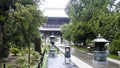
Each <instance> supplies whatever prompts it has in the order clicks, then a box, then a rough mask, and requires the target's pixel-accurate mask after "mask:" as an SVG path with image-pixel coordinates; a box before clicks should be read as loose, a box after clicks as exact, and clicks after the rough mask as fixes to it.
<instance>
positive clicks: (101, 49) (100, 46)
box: [92, 34, 109, 63]
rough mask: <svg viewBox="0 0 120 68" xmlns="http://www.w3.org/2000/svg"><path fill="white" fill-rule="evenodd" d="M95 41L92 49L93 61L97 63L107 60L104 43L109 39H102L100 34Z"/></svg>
mask: <svg viewBox="0 0 120 68" xmlns="http://www.w3.org/2000/svg"><path fill="white" fill-rule="evenodd" d="M92 42H93V43H95V51H93V56H94V61H95V62H97V63H106V62H107V58H106V57H107V53H106V49H105V44H106V43H108V42H109V41H108V40H106V39H104V38H103V37H102V36H101V35H100V34H98V36H97V38H95V39H94V40H93V41H92Z"/></svg>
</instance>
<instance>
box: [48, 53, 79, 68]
mask: <svg viewBox="0 0 120 68" xmlns="http://www.w3.org/2000/svg"><path fill="white" fill-rule="evenodd" d="M64 61H65V59H64V56H63V55H62V54H58V55H57V57H49V56H48V63H47V68H78V67H77V66H75V65H74V64H73V63H72V62H69V63H65V62H64Z"/></svg>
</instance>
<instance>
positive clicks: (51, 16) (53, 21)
mask: <svg viewBox="0 0 120 68" xmlns="http://www.w3.org/2000/svg"><path fill="white" fill-rule="evenodd" d="M44 15H45V16H47V17H48V19H47V21H46V22H45V23H44V25H43V26H42V27H41V28H40V31H41V33H43V35H44V36H45V37H48V36H50V35H52V34H54V35H55V36H61V35H62V33H61V26H62V25H64V24H68V23H69V21H70V20H69V18H68V16H67V15H66V13H65V11H64V9H62V8H46V9H45V13H44Z"/></svg>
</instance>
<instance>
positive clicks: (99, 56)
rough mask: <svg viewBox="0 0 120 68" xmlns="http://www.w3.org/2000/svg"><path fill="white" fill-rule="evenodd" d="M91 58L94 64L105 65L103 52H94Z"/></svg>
mask: <svg viewBox="0 0 120 68" xmlns="http://www.w3.org/2000/svg"><path fill="white" fill-rule="evenodd" d="M93 57H94V59H93V61H94V62H95V63H102V64H104V63H107V53H106V52H105V51H94V52H93Z"/></svg>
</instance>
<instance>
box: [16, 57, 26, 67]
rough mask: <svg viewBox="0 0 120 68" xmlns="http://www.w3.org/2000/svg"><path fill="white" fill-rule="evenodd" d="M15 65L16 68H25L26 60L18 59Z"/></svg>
mask: <svg viewBox="0 0 120 68" xmlns="http://www.w3.org/2000/svg"><path fill="white" fill-rule="evenodd" d="M16 63H17V67H18V68H26V66H27V59H26V58H25V57H19V58H18V59H17V60H16Z"/></svg>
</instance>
